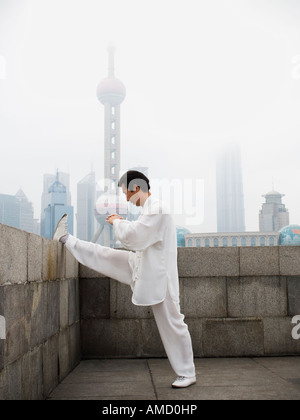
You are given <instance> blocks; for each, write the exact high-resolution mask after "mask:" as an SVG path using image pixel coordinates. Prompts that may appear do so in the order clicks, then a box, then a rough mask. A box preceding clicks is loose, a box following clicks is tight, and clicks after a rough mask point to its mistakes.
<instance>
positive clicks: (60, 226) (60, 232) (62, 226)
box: [52, 214, 69, 242]
mask: <svg viewBox="0 0 300 420" xmlns="http://www.w3.org/2000/svg"><path fill="white" fill-rule="evenodd" d="M67 221H68V215H67V214H64V215H63V217H62V218H61V219H60V221H59V222H58V223H57V226H56V229H55V232H54V234H53V236H52V240H53V241H57V242H59V240H60V239H61V238H62V237H63V236H66V235H68V234H69V232H68V225H67Z"/></svg>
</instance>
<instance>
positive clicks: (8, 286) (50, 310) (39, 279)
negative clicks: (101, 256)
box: [0, 224, 80, 400]
mask: <svg viewBox="0 0 300 420" xmlns="http://www.w3.org/2000/svg"><path fill="white" fill-rule="evenodd" d="M0 319H1V320H2V323H0V329H1V331H0V332H1V333H0V400H9V399H13V400H37V399H44V398H46V397H47V396H48V395H49V393H50V392H51V391H52V390H53V389H54V388H55V387H56V385H57V384H58V382H59V381H61V380H62V379H63V378H64V377H65V376H66V375H67V374H68V373H69V372H70V371H71V370H72V369H73V368H74V367H75V366H76V365H77V364H78V362H79V360H80V317H79V280H78V263H77V262H76V261H75V260H74V259H73V257H72V256H71V255H70V254H69V253H68V252H67V251H66V250H65V248H64V247H63V246H62V245H61V244H57V243H55V242H52V241H51V240H47V239H45V238H42V237H40V236H37V235H33V234H29V233H26V232H23V231H20V230H17V229H13V228H11V227H8V226H5V225H1V224H0ZM1 325H2V326H1Z"/></svg>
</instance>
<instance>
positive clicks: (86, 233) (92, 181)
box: [77, 172, 96, 241]
mask: <svg viewBox="0 0 300 420" xmlns="http://www.w3.org/2000/svg"><path fill="white" fill-rule="evenodd" d="M95 204H96V177H95V172H91V173H90V174H88V175H87V176H86V177H84V178H83V179H82V180H81V181H80V182H78V184H77V237H78V238H79V239H82V240H83V241H91V240H92V238H93V236H94V233H95Z"/></svg>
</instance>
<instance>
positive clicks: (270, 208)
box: [259, 191, 290, 232]
mask: <svg viewBox="0 0 300 420" xmlns="http://www.w3.org/2000/svg"><path fill="white" fill-rule="evenodd" d="M263 197H264V198H265V199H266V202H265V203H264V204H263V205H262V209H261V210H260V213H259V230H260V232H279V230H280V229H282V228H283V227H285V226H288V225H289V223H290V215H289V212H288V210H287V209H286V207H285V204H283V203H282V198H283V197H284V194H280V193H279V192H277V191H270V192H269V193H268V194H266V195H263Z"/></svg>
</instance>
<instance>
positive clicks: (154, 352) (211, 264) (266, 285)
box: [80, 247, 300, 358]
mask: <svg viewBox="0 0 300 420" xmlns="http://www.w3.org/2000/svg"><path fill="white" fill-rule="evenodd" d="M178 267H179V276H180V289H181V309H182V312H183V313H184V314H185V317H186V322H187V324H188V325H189V329H190V332H191V336H192V340H193V347H194V354H195V356H196V357H226V356H228V357H230V356H232V357H235V356H238V357H239V356H273V355H292V354H293V355H295V354H300V340H295V339H293V338H292V328H293V325H292V323H291V321H292V318H293V316H294V315H300V247H253V248H251V247H245V248H179V250H178ZM80 295H81V304H80V306H81V334H82V357H83V358H93V357H162V356H165V352H164V349H163V347H162V344H161V340H160V338H159V335H158V332H157V328H156V325H155V321H154V319H153V316H152V311H151V308H141V307H136V306H134V305H133V304H132V303H131V290H130V288H129V287H127V286H125V285H122V284H118V283H117V282H115V281H113V280H110V279H107V278H104V277H101V276H100V275H99V274H98V273H96V272H93V271H92V270H89V269H87V268H86V267H82V266H81V267H80Z"/></svg>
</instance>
